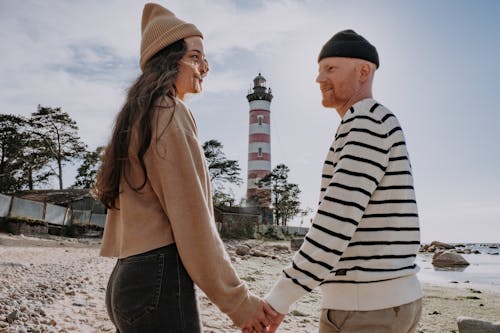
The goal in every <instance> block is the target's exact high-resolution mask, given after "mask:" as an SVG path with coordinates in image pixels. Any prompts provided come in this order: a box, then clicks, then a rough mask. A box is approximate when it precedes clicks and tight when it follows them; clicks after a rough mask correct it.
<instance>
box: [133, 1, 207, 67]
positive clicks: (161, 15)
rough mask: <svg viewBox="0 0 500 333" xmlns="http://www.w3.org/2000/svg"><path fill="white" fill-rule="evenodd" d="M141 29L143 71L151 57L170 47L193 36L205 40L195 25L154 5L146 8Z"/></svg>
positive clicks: (141, 62)
mask: <svg viewBox="0 0 500 333" xmlns="http://www.w3.org/2000/svg"><path fill="white" fill-rule="evenodd" d="M141 28H142V39H141V57H140V65H141V69H142V70H144V67H145V65H146V63H147V62H148V60H149V59H151V57H153V56H154V55H155V54H156V53H158V52H159V51H160V50H162V49H163V48H165V47H167V46H168V45H170V44H172V43H175V42H177V41H178V40H181V39H184V38H187V37H191V36H199V37H201V38H203V34H202V33H201V32H200V31H199V30H198V28H196V26H195V25H194V24H191V23H187V22H184V21H182V20H180V19H179V18H177V17H176V16H175V14H174V13H172V12H171V11H169V10H168V9H166V8H164V7H162V6H160V5H157V4H154V3H148V4H146V5H145V6H144V10H143V12H142V24H141Z"/></svg>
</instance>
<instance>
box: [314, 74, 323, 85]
mask: <svg viewBox="0 0 500 333" xmlns="http://www.w3.org/2000/svg"><path fill="white" fill-rule="evenodd" d="M323 81H324V80H323V75H321V73H318V76H316V82H317V83H321V82H323Z"/></svg>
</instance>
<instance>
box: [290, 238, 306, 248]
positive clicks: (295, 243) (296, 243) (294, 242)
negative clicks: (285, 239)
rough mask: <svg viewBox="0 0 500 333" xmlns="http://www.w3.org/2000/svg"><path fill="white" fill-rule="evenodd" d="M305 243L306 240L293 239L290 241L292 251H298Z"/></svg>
mask: <svg viewBox="0 0 500 333" xmlns="http://www.w3.org/2000/svg"><path fill="white" fill-rule="evenodd" d="M302 243H304V238H292V239H290V249H291V250H292V251H297V250H298V249H300V247H301V246H302Z"/></svg>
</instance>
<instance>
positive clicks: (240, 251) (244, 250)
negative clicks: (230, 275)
mask: <svg viewBox="0 0 500 333" xmlns="http://www.w3.org/2000/svg"><path fill="white" fill-rule="evenodd" d="M249 253H250V248H249V247H248V246H246V245H238V246H237V247H236V254H237V255H239V256H245V255H247V254H249Z"/></svg>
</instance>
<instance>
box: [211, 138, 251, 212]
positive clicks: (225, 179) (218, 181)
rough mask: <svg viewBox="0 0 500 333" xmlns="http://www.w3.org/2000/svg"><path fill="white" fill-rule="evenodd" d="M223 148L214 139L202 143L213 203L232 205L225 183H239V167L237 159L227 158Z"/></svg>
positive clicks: (231, 198) (232, 199)
mask: <svg viewBox="0 0 500 333" xmlns="http://www.w3.org/2000/svg"><path fill="white" fill-rule="evenodd" d="M223 148H224V146H223V145H222V143H220V142H219V141H217V140H214V139H212V140H209V141H206V142H205V143H204V144H203V151H204V154H205V158H206V160H207V164H208V172H209V174H210V181H211V183H212V188H213V192H214V193H213V198H214V204H215V205H229V206H232V205H233V204H234V202H235V199H234V196H233V195H232V193H230V191H229V190H228V189H227V185H231V184H232V185H240V184H241V183H243V180H242V179H241V177H240V172H241V169H240V166H239V164H238V161H236V160H230V159H228V158H227V157H226V155H225V154H224V152H223V150H222V149H223Z"/></svg>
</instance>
